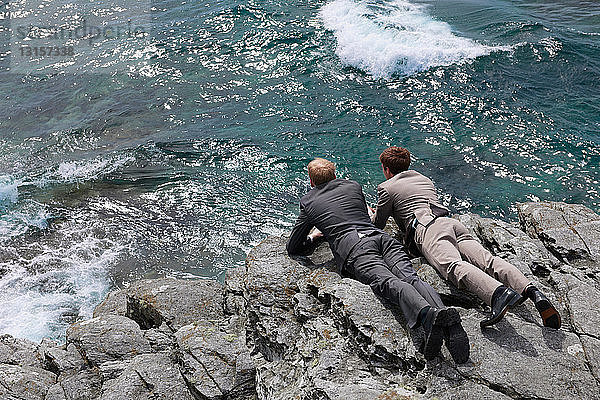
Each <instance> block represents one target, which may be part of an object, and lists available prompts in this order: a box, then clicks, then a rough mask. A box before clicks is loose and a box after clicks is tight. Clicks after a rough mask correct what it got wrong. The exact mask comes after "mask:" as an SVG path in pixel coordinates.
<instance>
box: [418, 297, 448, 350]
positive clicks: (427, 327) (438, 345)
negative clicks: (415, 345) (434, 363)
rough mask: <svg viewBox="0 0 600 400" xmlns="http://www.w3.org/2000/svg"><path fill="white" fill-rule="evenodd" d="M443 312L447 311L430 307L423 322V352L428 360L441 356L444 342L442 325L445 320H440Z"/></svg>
mask: <svg viewBox="0 0 600 400" xmlns="http://www.w3.org/2000/svg"><path fill="white" fill-rule="evenodd" d="M442 311H445V310H440V309H437V308H434V307H430V308H429V310H428V311H427V314H426V315H425V318H423V321H422V325H423V330H424V331H425V342H424V343H423V347H422V350H421V352H422V353H423V355H424V356H425V359H426V360H433V359H434V358H435V357H436V356H437V355H438V354H440V350H441V349H442V343H443V342H444V327H443V325H442V324H441V322H442V320H443V318H440V312H442ZM442 315H443V314H442Z"/></svg>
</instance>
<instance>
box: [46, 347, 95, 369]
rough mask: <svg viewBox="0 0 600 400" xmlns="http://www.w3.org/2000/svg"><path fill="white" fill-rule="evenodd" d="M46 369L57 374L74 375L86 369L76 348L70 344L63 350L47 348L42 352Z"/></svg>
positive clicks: (60, 348)
mask: <svg viewBox="0 0 600 400" xmlns="http://www.w3.org/2000/svg"><path fill="white" fill-rule="evenodd" d="M43 354H44V359H45V363H46V368H47V369H49V370H50V371H53V372H55V373H57V374H74V373H77V372H79V371H81V370H82V369H84V368H85V367H86V364H85V361H84V359H83V357H81V354H79V351H78V350H77V347H76V346H75V345H74V344H73V343H70V344H69V345H67V346H66V348H64V346H61V347H48V348H45V349H44V351H43Z"/></svg>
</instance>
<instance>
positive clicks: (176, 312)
mask: <svg viewBox="0 0 600 400" xmlns="http://www.w3.org/2000/svg"><path fill="white" fill-rule="evenodd" d="M222 296H223V295H222V287H221V284H219V283H218V282H217V281H214V280H208V279H203V280H189V281H187V280H186V281H183V280H176V279H168V278H165V279H147V280H143V281H139V282H136V283H134V284H133V285H132V286H131V287H129V288H128V290H127V316H128V317H129V318H131V319H133V320H134V321H136V322H137V323H138V324H140V326H141V327H142V328H143V329H149V328H157V327H159V326H161V325H162V324H163V322H164V323H166V324H167V325H168V326H169V327H170V328H171V329H172V330H173V332H174V331H176V330H177V329H179V328H181V327H182V326H183V325H187V324H190V323H193V322H194V321H197V320H201V319H218V318H222V317H223V316H224V313H223V307H222Z"/></svg>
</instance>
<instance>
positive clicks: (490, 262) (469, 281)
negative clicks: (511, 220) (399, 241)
mask: <svg viewBox="0 0 600 400" xmlns="http://www.w3.org/2000/svg"><path fill="white" fill-rule="evenodd" d="M415 242H416V243H417V246H418V247H419V248H420V250H421V253H422V254H423V255H424V256H425V258H426V259H427V261H429V263H430V264H431V265H432V266H433V267H434V268H435V269H437V270H438V272H439V273H440V274H441V275H442V276H443V277H444V278H445V279H447V280H449V281H450V282H452V283H453V284H454V285H456V287H458V288H460V289H466V290H468V291H470V292H472V293H474V294H476V295H477V296H478V297H479V298H480V299H481V300H483V301H485V302H486V303H487V304H488V305H491V302H492V294H494V290H496V289H497V288H498V286H500V285H502V284H503V285H505V286H507V287H510V288H512V289H514V290H515V291H516V292H517V293H519V294H521V293H523V290H524V289H525V287H526V286H527V285H529V284H530V283H531V281H530V280H529V279H527V278H526V277H525V275H523V273H522V272H521V271H519V270H518V269H517V267H515V266H514V265H512V264H510V263H508V262H507V261H505V260H503V259H502V258H500V257H495V256H493V255H492V254H491V253H490V252H489V251H487V250H486V249H485V248H484V247H483V246H482V245H481V244H480V243H479V242H478V241H477V240H475V239H473V237H472V236H471V235H470V234H469V231H468V230H467V228H466V227H465V226H464V225H463V224H461V223H460V222H459V221H457V220H455V219H453V218H447V217H440V218H438V219H436V220H435V221H434V222H433V223H432V224H431V225H430V226H429V227H428V228H427V229H425V228H424V227H423V226H422V225H418V226H417V229H416V231H415Z"/></svg>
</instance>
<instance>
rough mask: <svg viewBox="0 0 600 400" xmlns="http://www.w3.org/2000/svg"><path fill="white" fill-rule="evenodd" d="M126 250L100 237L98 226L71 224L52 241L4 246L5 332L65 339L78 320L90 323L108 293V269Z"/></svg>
mask: <svg viewBox="0 0 600 400" xmlns="http://www.w3.org/2000/svg"><path fill="white" fill-rule="evenodd" d="M122 249H123V247H122V246H120V245H118V244H117V243H114V242H112V241H111V240H109V239H106V238H97V237H95V234H94V227H93V224H90V223H89V222H88V223H85V222H83V221H78V222H77V223H75V222H68V223H65V224H64V225H62V226H61V227H59V228H58V230H57V231H56V232H54V233H53V235H52V238H51V239H48V240H41V241H34V242H31V243H29V244H26V245H19V246H18V247H10V246H5V248H4V253H3V254H2V258H1V259H0V270H5V271H6V272H5V273H4V275H3V276H1V278H0V333H8V334H11V335H13V336H16V337H23V338H28V339H31V340H34V341H39V340H41V339H42V338H43V337H52V338H55V339H59V340H60V339H63V338H64V337H63V335H64V330H65V328H66V327H67V326H68V324H69V323H70V322H72V321H73V320H74V319H75V318H90V317H91V315H92V311H93V308H94V306H95V305H96V304H98V303H99V302H100V300H101V299H102V298H103V297H104V295H106V293H107V292H108V290H109V282H110V280H109V277H108V272H107V266H108V265H109V264H110V263H112V262H113V261H114V260H115V258H116V257H118V255H119V254H120V253H121V251H122Z"/></svg>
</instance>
